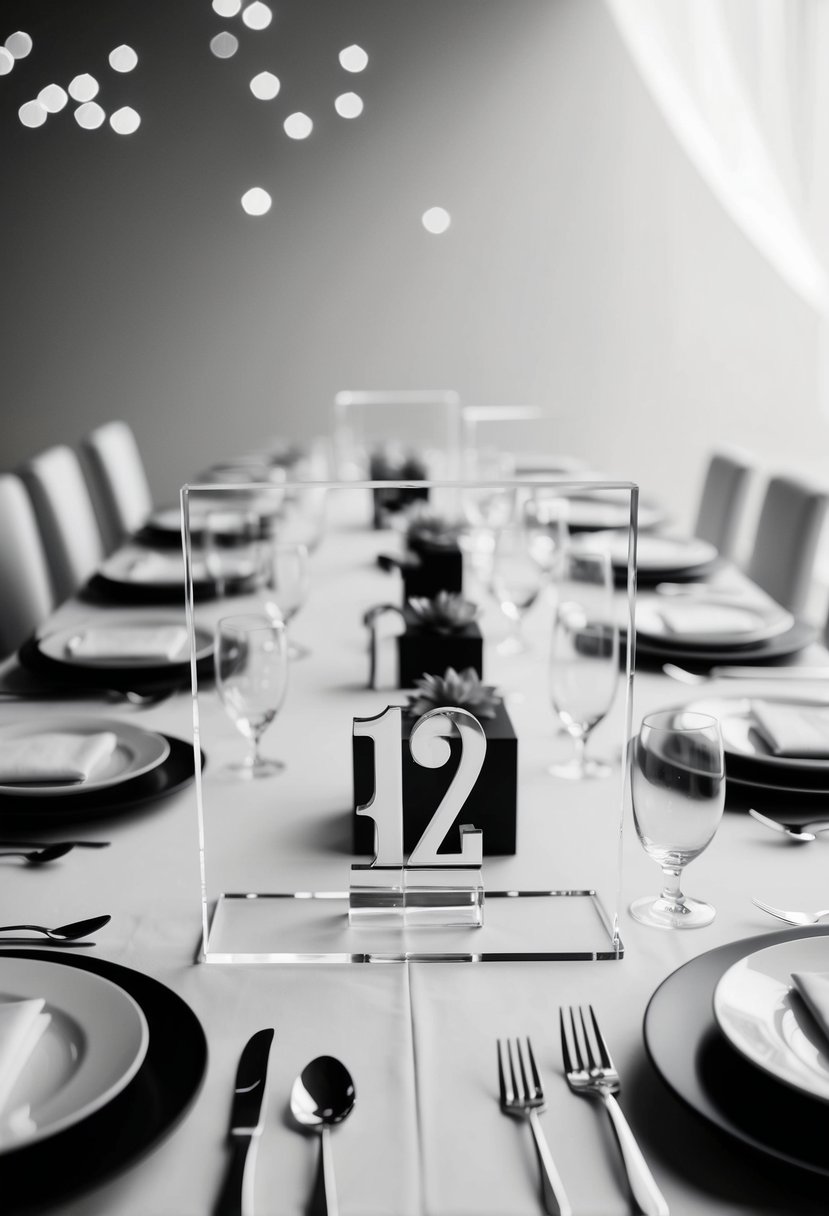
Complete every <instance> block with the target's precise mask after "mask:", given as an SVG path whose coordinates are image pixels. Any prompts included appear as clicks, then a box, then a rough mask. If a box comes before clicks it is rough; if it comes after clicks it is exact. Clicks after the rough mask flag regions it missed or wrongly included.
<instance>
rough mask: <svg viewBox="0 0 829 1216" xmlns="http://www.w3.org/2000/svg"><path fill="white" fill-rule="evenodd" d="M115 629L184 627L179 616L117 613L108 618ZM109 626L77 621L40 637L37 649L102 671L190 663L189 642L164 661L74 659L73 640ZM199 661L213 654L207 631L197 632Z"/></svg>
mask: <svg viewBox="0 0 829 1216" xmlns="http://www.w3.org/2000/svg"><path fill="white" fill-rule="evenodd" d="M109 621H110V622H111V625H112V628H113V629H115V630H117V631H118V632H119V633H121V632H122V631H123V630H125V629H126V630H133V629H134V630H135V631H136V632H138V631H142V632H143V631H145V630H146V629H148V628H153V627H155V626H160V625H174V626H181V625H182V624H183V621H182V620H181V618H179V617H164V618H160V617H159V618H157V617H147V616H143V615H127V614H124V615H121V614H120V613H119V614H118V615H116V614H115V613H113V614H112V616H111V617H109ZM106 627H107V626H106V624H105V622H104V621H103V620H102V618H101V617H96V618H95V619H94V620H89V621H76V622H75V624H74V625H64V627H63V628H62V629H56V630H55V631H54V632H53V633H46V634H44V635H43V636H42V637H39V638H38V641H37V645H38V649H39V650H40V651H41V653H42V654H44V655H45V656H46V658H49V659H54V660H55V661H57V662H58V663H69V664H72V665H77V666H78V667H85V668H89V667H96V668H97V667H101V668H125V667H135V668H136V670H139V671H140V669H141V668H142V667H166V666H170V667H175V666H180V665H182V664H185V663H187V662H188V661H189V657H190V653H189V649H188V645H187V642H184V644H183V646H182V649H181V651H180V652H179V653H178V654H176V655H174V656H173V657H172V658H163V657H162V656H161V655H155V656H153V657H152V658H151V659H147V658H142V657H141V656H137V657H134V658H130V657H128V656H127V655H122V656H120V657H118V658H110V657H107V658H101V659H95V658H86V657H84V656H74V655H73V654H72V650H71V645H70V644H71V642H72V639H73V638H76V637H78V635H79V634H82V633H83V632H84V630H85V629H94V630H95V631H96V633H100V632H101V631H102V630H104V629H106ZM197 644H198V649H197V650H196V658H197V659H204V658H207V657H208V655H209V654H210V653H211V652H212V649H213V639H212V636H211V635H209V634H208V633H206V632H205V631H204V630H197Z"/></svg>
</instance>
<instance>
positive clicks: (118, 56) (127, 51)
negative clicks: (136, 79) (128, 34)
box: [109, 43, 138, 72]
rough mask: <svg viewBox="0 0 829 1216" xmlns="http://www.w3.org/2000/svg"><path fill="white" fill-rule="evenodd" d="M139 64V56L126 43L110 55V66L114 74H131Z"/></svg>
mask: <svg viewBox="0 0 829 1216" xmlns="http://www.w3.org/2000/svg"><path fill="white" fill-rule="evenodd" d="M137 63H138V56H137V55H136V53H135V51H134V50H133V49H132V47H131V46H127V44H126V43H122V44H121V46H117V47H116V48H115V50H114V51H110V53H109V66H110V67H111V68H112V70H113V71H114V72H131V71H132V69H133V68H134V67H135V65H136V64H137Z"/></svg>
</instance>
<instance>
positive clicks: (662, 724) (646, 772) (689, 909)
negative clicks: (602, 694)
mask: <svg viewBox="0 0 829 1216" xmlns="http://www.w3.org/2000/svg"><path fill="white" fill-rule="evenodd" d="M631 750H632V757H631V770H630V781H631V798H632V802H633V819H634V823H635V824H636V833H637V835H638V837H639V840H640V842H641V844H642V847H643V848H644V850H645V852H646V853H647V854H648V856H649V857H652V858H653V859H654V861H656V862H658V863H659V865H660V866H661V867H662V873H663V875H664V885H663V887H662V893H661V894H660V895H659V896H658V898H656V899H654V898H653V896H650V895H648V896H645V897H644V898H642V899H637V900H635V902H634V903H632V904H631V906H630V911H631V915H632V916H633V917H634V918H635V919H636V920H638V921H641V922H642V924H644V925H654V926H657V927H658V928H662V929H698V928H700V927H701V926H702V925H708V924H710V923H711V921H712V920H713V919H714V916H715V911H714V909H713V908H712V907H711V905H710V904H707V903H705V902H704V901H702V900H699V899H690V898H689V897H688V896H687V895H683V893H682V891H681V890H680V886H679V884H680V878H681V876H682V871H683V869H684V868H685V866H687V865H688V863H689V862H691V861H693V860H694V858H695V857H698V856H699V854H700V853H701V852H702V851H703V849H705V848H707V846H708V845H709V844H710V843H711V841H712V839H713V838H714V833H715V832H716V830H717V826H718V824H719V822H720V819H721V818H722V812H723V805H724V803H725V763H724V759H723V745H722V736H721V734H720V724H719V722H718V721H717V719H716V718H712V717H710V716H709V715H708V714H700V713H695V712H692V711H690V710H684V709H672V710H664V711H662V712H660V713H654V714H648V715H647V716H646V717H645V718H644V719H643V721H642V727H641V729H640V731H639V735H638V736H637V737H636V738H635V739H633V741H632V742H631Z"/></svg>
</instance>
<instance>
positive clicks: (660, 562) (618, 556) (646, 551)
mask: <svg viewBox="0 0 829 1216" xmlns="http://www.w3.org/2000/svg"><path fill="white" fill-rule="evenodd" d="M639 526H640V527H642V526H643V525H642V523H641V521H640V525H639ZM601 539H602V543H606V544H607V547H608V551H609V553H610V560H611V563H612V564H613V565H614V566H624V567H627V562H628V538H627V536H626V535H625V534H624V533H621V532H608V533H607V535H606V536H602V538H601ZM718 558H719V553H718V551H717V549H716V547H715V546H714V545H712V544H710V543H709V542H708V541H707V540H701V539H700V538H699V537H697V536H656V535H653V534H651V533H648V534H646V535H644V536H639V537H638V538H637V543H636V568H637V570H638V572H639V574H640V576H641V575H643V574H658V575H659V577H660V579H662V578H663V577H665V576H666V575H667V573H670V572H673V571H677V570H679V571H684V570H699V569H701V568H703V567H706V566H710V565H712V564H713V563H714V562H715V561H717V559H718Z"/></svg>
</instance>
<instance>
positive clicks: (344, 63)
mask: <svg viewBox="0 0 829 1216" xmlns="http://www.w3.org/2000/svg"><path fill="white" fill-rule="evenodd" d="M367 64H368V55H367V54H366V52H365V51H364V50H363V48H362V47H361V46H357V44H356V42H355V43H353V44H352V45H351V46H347V47H344V48H343V50H341V51H340V66H341V67H344V68H345V70H346V71H347V72H362V71H363V69H364V68H365V67H366V65H367Z"/></svg>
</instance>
